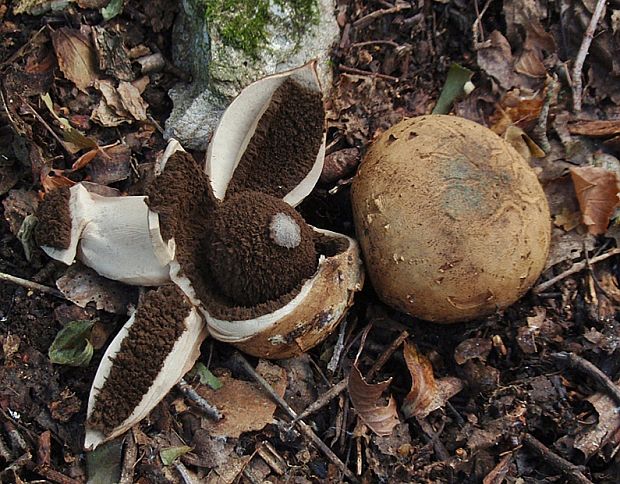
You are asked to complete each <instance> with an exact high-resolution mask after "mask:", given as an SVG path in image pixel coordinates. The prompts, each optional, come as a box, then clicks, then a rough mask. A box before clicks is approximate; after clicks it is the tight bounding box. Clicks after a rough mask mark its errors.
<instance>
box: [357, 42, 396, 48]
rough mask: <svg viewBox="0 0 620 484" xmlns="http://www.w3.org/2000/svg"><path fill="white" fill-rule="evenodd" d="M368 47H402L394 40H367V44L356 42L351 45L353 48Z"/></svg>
mask: <svg viewBox="0 0 620 484" xmlns="http://www.w3.org/2000/svg"><path fill="white" fill-rule="evenodd" d="M367 45H389V46H390V47H394V48H397V47H400V45H399V44H398V43H396V42H394V41H393V40H367V41H365V42H355V43H354V44H351V47H365V46H367Z"/></svg>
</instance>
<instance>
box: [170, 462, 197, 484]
mask: <svg viewBox="0 0 620 484" xmlns="http://www.w3.org/2000/svg"><path fill="white" fill-rule="evenodd" d="M174 468H175V469H176V470H177V472H178V473H179V476H181V481H183V484H194V481H193V480H192V477H191V476H190V475H189V472H188V471H187V467H185V466H184V465H183V463H182V462H175V463H174Z"/></svg>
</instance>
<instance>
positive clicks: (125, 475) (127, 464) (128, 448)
mask: <svg viewBox="0 0 620 484" xmlns="http://www.w3.org/2000/svg"><path fill="white" fill-rule="evenodd" d="M126 435H127V436H126V438H125V456H124V458H123V470H122V472H121V478H120V480H119V481H118V482H119V484H133V482H134V480H133V472H134V467H135V465H136V459H137V457H138V446H137V445H136V441H135V439H134V437H133V432H127V434H126Z"/></svg>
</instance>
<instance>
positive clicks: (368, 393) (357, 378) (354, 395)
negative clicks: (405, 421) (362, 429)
mask: <svg viewBox="0 0 620 484" xmlns="http://www.w3.org/2000/svg"><path fill="white" fill-rule="evenodd" d="M391 381H392V379H391V378H390V379H389V380H386V381H382V382H380V383H374V384H370V383H366V380H365V379H364V377H363V376H362V374H361V373H360V371H359V370H358V369H357V367H356V366H355V365H353V366H352V367H351V373H350V374H349V383H348V389H349V397H351V402H352V403H353V407H354V408H355V411H356V412H357V414H358V415H359V417H360V419H361V420H362V422H364V423H365V424H366V425H367V426H368V428H369V429H370V430H372V431H373V432H374V433H375V434H377V435H381V436H387V435H390V434H391V433H392V429H393V428H394V427H396V426H397V425H398V424H399V423H400V420H399V418H398V411H397V409H396V401H395V400H394V397H392V396H391V395H390V398H389V400H388V403H387V405H385V404H384V397H383V396H382V395H383V392H385V390H387V388H388V387H389V386H390V382H391Z"/></svg>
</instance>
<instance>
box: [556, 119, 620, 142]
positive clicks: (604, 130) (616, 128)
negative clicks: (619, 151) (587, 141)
mask: <svg viewBox="0 0 620 484" xmlns="http://www.w3.org/2000/svg"><path fill="white" fill-rule="evenodd" d="M568 132H569V133H570V134H577V135H581V136H589V137H591V138H605V137H607V136H616V135H618V134H620V120H618V119H596V120H583V119H580V120H577V121H573V122H571V123H568Z"/></svg>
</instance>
